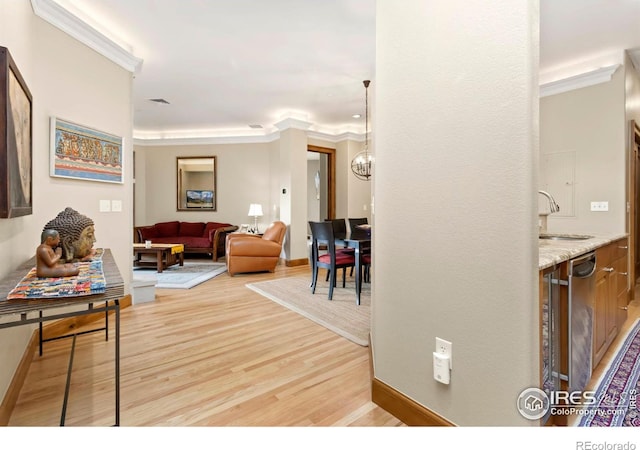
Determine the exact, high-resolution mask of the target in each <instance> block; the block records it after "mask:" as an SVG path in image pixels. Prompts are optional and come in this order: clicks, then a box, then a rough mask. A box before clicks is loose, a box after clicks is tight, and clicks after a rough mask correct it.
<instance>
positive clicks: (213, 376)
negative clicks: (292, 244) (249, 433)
mask: <svg viewBox="0 0 640 450" xmlns="http://www.w3.org/2000/svg"><path fill="white" fill-rule="evenodd" d="M300 274H309V268H308V266H303V267H296V268H287V267H284V266H282V267H281V266H278V268H277V270H276V273H275V274H252V275H236V276H235V277H229V276H228V275H227V274H222V275H220V276H218V277H216V278H215V279H213V280H210V281H208V282H205V283H203V284H201V285H199V286H197V287H194V288H192V289H189V290H176V289H158V290H157V291H156V293H157V296H156V300H155V301H153V302H149V303H143V304H139V305H134V306H131V307H129V308H126V309H124V310H123V311H122V312H121V425H122V426H402V425H403V424H402V423H401V422H400V421H399V420H398V419H396V418H395V417H393V416H392V415H390V414H389V413H387V412H386V411H384V410H383V409H381V408H379V407H378V406H376V405H375V404H374V403H372V402H371V399H370V398H371V396H370V386H371V384H370V368H369V350H368V348H366V347H361V346H359V345H356V344H354V343H352V342H350V341H348V340H346V339H344V338H342V337H340V336H338V335H337V334H335V333H333V332H331V331H328V330H327V329H325V328H324V327H322V326H319V325H317V324H315V323H313V322H311V321H310V320H308V319H306V318H304V317H302V316H300V315H299V314H296V313H294V312H291V311H289V310H287V309H286V308H284V307H282V306H280V305H278V304H276V303H274V302H272V301H270V300H268V299H266V298H264V297H262V296H260V295H259V294H257V293H255V292H253V291H251V290H249V289H248V288H246V287H245V284H246V283H251V282H256V281H262V280H268V279H273V278H278V277H282V276H287V275H300ZM112 323H113V321H111V322H110V325H112ZM110 328H112V327H110ZM70 349H71V339H63V340H59V341H53V342H49V343H46V344H45V348H44V355H43V356H42V357H40V356H38V355H37V352H36V356H35V357H34V359H33V362H32V364H31V368H30V370H29V373H28V376H27V379H26V381H25V385H24V387H23V389H22V391H21V393H20V396H19V399H18V403H17V405H16V407H15V409H14V411H13V414H12V416H11V419H10V422H9V425H10V426H21V425H23V426H57V425H59V423H60V414H61V410H62V402H63V396H64V389H65V383H66V371H67V367H68V364H69V355H70ZM113 355H114V345H113V340H111V341H110V342H105V341H104V334H102V333H94V334H87V335H83V336H79V337H78V338H77V342H76V351H75V357H74V361H73V367H74V370H73V374H72V379H71V390H70V392H71V394H70V398H69V405H68V407H67V415H66V425H70V426H73V425H77V426H85V425H98V426H109V425H113V423H114V415H113V414H114V381H113V373H114V366H113Z"/></svg>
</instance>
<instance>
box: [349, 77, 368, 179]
mask: <svg viewBox="0 0 640 450" xmlns="http://www.w3.org/2000/svg"><path fill="white" fill-rule="evenodd" d="M362 83H363V84H364V91H365V110H364V117H365V126H364V150H362V151H361V152H359V153H357V154H356V156H354V157H353V159H352V160H351V171H352V172H353V174H354V175H355V176H356V178H358V179H360V180H364V181H367V180H369V179H370V178H371V166H372V163H373V156H372V155H371V153H369V83H371V81H369V80H364V81H363V82H362Z"/></svg>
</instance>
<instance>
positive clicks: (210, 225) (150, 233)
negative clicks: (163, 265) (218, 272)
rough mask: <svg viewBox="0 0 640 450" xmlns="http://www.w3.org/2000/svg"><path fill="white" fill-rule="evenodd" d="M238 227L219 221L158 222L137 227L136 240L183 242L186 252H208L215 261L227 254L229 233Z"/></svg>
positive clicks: (167, 242)
mask: <svg viewBox="0 0 640 450" xmlns="http://www.w3.org/2000/svg"><path fill="white" fill-rule="evenodd" d="M237 229H238V227H237V226H236V225H231V224H230V223H219V222H207V223H205V222H179V221H177V220H175V221H172V222H158V223H156V224H155V225H145V226H140V227H135V229H134V230H135V232H134V238H133V239H134V242H144V241H151V242H155V243H157V244H183V245H184V252H185V253H208V254H210V255H211V256H212V258H213V260H214V261H217V260H218V258H219V257H220V256H224V254H225V242H226V238H227V233H231V232H232V231H236V230H237Z"/></svg>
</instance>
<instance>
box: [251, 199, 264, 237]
mask: <svg viewBox="0 0 640 450" xmlns="http://www.w3.org/2000/svg"><path fill="white" fill-rule="evenodd" d="M248 215H249V216H250V217H253V230H251V232H252V233H258V217H262V205H261V204H260V203H251V205H250V206H249V214H248Z"/></svg>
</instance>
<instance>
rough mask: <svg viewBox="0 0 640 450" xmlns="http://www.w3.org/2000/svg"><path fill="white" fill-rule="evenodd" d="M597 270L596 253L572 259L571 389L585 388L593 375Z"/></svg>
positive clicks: (569, 331)
mask: <svg viewBox="0 0 640 450" xmlns="http://www.w3.org/2000/svg"><path fill="white" fill-rule="evenodd" d="M595 273H596V253H595V252H591V253H588V254H586V255H582V256H580V257H578V258H574V259H572V260H570V261H569V271H568V274H569V280H568V284H569V305H568V333H569V348H568V356H569V358H568V372H569V373H568V374H567V375H568V380H567V382H568V385H569V390H570V391H572V392H573V391H582V390H583V389H584V388H585V386H586V385H587V383H589V380H590V378H591V370H592V367H591V360H592V347H593V344H592V342H593V310H594V305H595V287H596V277H595Z"/></svg>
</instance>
